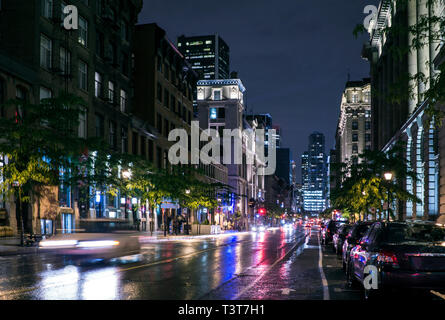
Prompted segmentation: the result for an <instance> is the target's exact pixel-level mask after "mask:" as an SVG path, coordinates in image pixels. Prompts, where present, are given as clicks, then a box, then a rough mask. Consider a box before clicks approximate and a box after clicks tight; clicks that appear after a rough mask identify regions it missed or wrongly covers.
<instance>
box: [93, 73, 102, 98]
mask: <svg viewBox="0 0 445 320" xmlns="http://www.w3.org/2000/svg"><path fill="white" fill-rule="evenodd" d="M94 95H95V96H96V97H97V98H100V97H101V96H102V75H101V74H100V73H99V72H96V73H95V74H94Z"/></svg>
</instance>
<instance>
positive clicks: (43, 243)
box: [39, 240, 77, 248]
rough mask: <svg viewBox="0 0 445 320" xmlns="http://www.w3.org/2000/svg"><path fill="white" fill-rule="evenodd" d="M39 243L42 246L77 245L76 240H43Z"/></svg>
mask: <svg viewBox="0 0 445 320" xmlns="http://www.w3.org/2000/svg"><path fill="white" fill-rule="evenodd" d="M39 245H40V247H42V248H55V247H72V246H75V245H77V240H49V241H45V240H44V241H40V243H39Z"/></svg>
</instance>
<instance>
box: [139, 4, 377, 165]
mask: <svg viewBox="0 0 445 320" xmlns="http://www.w3.org/2000/svg"><path fill="white" fill-rule="evenodd" d="M377 3H378V1H377V0H273V1H271V0H224V1H222V0H219V1H216V0H144V8H143V10H142V13H141V15H140V16H139V23H151V22H156V23H157V24H158V25H159V26H160V27H162V28H163V29H165V30H166V31H167V35H168V37H169V38H170V39H171V40H172V42H174V43H176V38H177V37H178V36H180V35H182V34H184V35H187V36H191V35H205V34H213V33H219V34H220V35H221V37H222V38H223V39H224V40H225V41H226V42H227V44H228V45H229V46H230V50H231V70H232V71H233V70H236V71H238V75H239V77H240V78H241V79H242V81H243V83H244V85H245V86H246V88H247V103H248V107H249V111H250V109H253V111H254V112H255V113H266V112H268V113H270V114H271V115H272V117H273V121H274V124H277V125H280V126H281V128H282V130H283V135H282V139H283V146H285V147H290V148H291V150H292V153H293V159H295V160H297V163H298V164H299V163H300V156H301V154H302V153H303V152H304V151H305V150H306V149H307V144H308V135H309V134H310V133H312V132H313V131H320V132H322V133H324V134H325V135H326V145H327V148H326V151H327V152H328V151H329V149H330V148H332V147H333V145H334V135H335V129H336V125H337V119H338V115H339V110H340V101H341V94H342V91H343V89H344V87H345V82H346V81H347V78H348V72H349V73H350V75H351V80H360V79H361V78H363V77H367V76H368V75H369V66H368V63H367V62H366V61H364V60H362V58H361V55H360V53H361V49H362V45H363V43H364V41H365V40H366V39H367V35H365V36H363V37H362V38H359V39H355V38H354V37H353V35H352V31H353V29H354V27H355V26H356V25H357V24H358V23H362V22H363V20H364V18H365V17H366V14H364V13H363V9H364V8H365V6H366V5H369V4H374V5H376V4H377ZM298 173H299V172H298Z"/></svg>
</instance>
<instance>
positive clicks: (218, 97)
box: [213, 90, 221, 101]
mask: <svg viewBox="0 0 445 320" xmlns="http://www.w3.org/2000/svg"><path fill="white" fill-rule="evenodd" d="M213 100H215V101H218V100H221V90H215V91H213Z"/></svg>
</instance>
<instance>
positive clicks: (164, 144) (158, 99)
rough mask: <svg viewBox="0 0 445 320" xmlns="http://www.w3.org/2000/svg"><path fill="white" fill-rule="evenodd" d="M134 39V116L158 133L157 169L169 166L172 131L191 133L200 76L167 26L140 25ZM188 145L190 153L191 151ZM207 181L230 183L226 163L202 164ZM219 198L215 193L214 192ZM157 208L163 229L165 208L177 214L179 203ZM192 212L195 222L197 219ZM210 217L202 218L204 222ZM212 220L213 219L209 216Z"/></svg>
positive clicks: (153, 150)
mask: <svg viewBox="0 0 445 320" xmlns="http://www.w3.org/2000/svg"><path fill="white" fill-rule="evenodd" d="M135 40H136V42H137V43H138V45H137V46H136V48H135V97H134V111H133V113H134V115H135V116H137V117H139V118H140V119H141V120H143V121H144V123H146V125H147V126H148V127H149V128H150V129H151V130H152V131H153V132H155V133H156V136H157V139H156V140H155V141H149V144H148V146H147V148H148V155H149V160H150V161H151V162H152V163H153V164H154V165H155V167H157V168H164V169H166V168H168V167H169V166H170V163H169V161H168V152H169V149H170V147H171V146H172V145H173V144H174V142H171V141H168V136H169V133H170V131H171V130H174V129H185V130H186V132H187V133H188V134H189V136H190V133H191V122H192V120H193V119H194V116H193V92H194V91H195V89H196V82H197V76H196V73H195V72H194V71H193V70H192V69H191V68H190V65H189V64H188V62H187V61H186V60H185V58H184V56H183V55H182V54H181V53H180V52H179V51H178V50H177V48H176V47H175V45H174V44H173V43H171V42H170V41H169V39H168V37H167V36H166V32H165V30H164V29H162V28H161V27H159V26H158V25H157V24H155V23H151V24H144V25H137V26H136V33H135ZM190 150H191V148H190V145H189V154H190ZM199 167H200V169H202V172H203V176H202V177H201V178H202V179H205V181H206V182H211V183H217V182H218V183H221V184H226V183H227V168H226V167H225V166H224V165H213V164H212V165H204V164H200V165H199ZM215 197H216V195H215ZM164 200H165V201H164V202H163V203H162V204H161V205H160V206H158V208H156V214H155V216H154V218H155V227H158V228H160V227H161V222H162V211H164V212H165V211H169V212H168V215H171V216H176V215H177V214H178V213H179V211H180V210H184V208H180V206H179V204H177V203H174V201H172V199H164ZM195 214H197V212H192V214H191V215H189V216H190V218H191V220H192V222H193V221H195V219H198V216H197V215H195ZM206 219H207V217H204V218H203V221H205V220H206ZM209 221H210V219H209Z"/></svg>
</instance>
